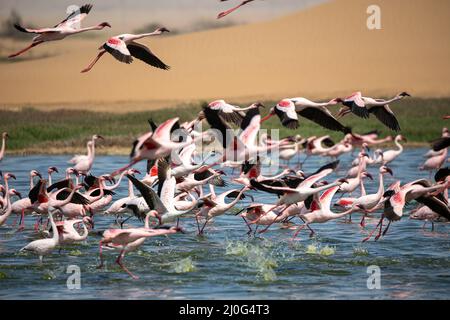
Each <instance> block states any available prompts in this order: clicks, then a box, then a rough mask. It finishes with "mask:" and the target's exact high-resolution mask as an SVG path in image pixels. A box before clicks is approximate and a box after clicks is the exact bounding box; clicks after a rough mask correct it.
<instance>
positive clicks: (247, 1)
mask: <svg viewBox="0 0 450 320" xmlns="http://www.w3.org/2000/svg"><path fill="white" fill-rule="evenodd" d="M220 1H222V2H223V1H228V0H220ZM252 1H255V0H244V1H242V2H241V3H240V4H238V5H237V6H235V7H233V8H231V9H228V10H226V11H223V12H221V13H219V14H218V15H217V19H221V18H223V17H225V16H227V15H229V14H230V13H232V12H233V11H235V10H237V9H239V8H240V7H242V6H244V5H246V4H247V3H250V2H252Z"/></svg>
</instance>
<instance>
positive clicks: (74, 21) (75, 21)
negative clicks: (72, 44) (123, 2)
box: [8, 4, 111, 58]
mask: <svg viewBox="0 0 450 320" xmlns="http://www.w3.org/2000/svg"><path fill="white" fill-rule="evenodd" d="M91 9H92V5H91V4H85V5H83V6H82V7H81V8H80V9H79V10H75V11H73V12H72V13H71V14H69V15H68V16H67V18H65V19H64V20H63V21H61V22H60V23H59V24H57V25H56V26H54V27H52V28H42V29H29V28H24V27H22V26H20V25H18V24H15V25H14V27H15V28H16V29H17V30H19V31H21V32H25V33H34V34H37V36H36V37H34V38H33V41H32V43H31V44H30V45H29V46H28V47H26V48H24V49H22V50H20V51H19V52H16V53H14V54H11V55H10V56H9V57H8V58H14V57H17V56H18V55H21V54H22V53H24V52H26V51H28V50H30V49H31V48H33V47H35V46H37V45H39V44H41V43H44V42H48V41H55V40H62V39H64V38H66V37H68V36H71V35H74V34H78V33H82V32H86V31H91V30H102V29H103V28H105V27H111V25H110V24H109V23H108V22H102V23H100V24H98V25H96V26H92V27H86V28H81V26H80V24H81V21H83V19H84V18H86V16H87V15H88V13H89V12H90V11H91Z"/></svg>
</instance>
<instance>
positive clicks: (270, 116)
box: [260, 111, 275, 123]
mask: <svg viewBox="0 0 450 320" xmlns="http://www.w3.org/2000/svg"><path fill="white" fill-rule="evenodd" d="M274 114H275V112H273V111H271V112H270V113H269V114H268V115H267V116H265V117H264V118H262V119H261V121H260V123H263V122H264V121H267V120H269V119H270V118H272V117H273V116H274Z"/></svg>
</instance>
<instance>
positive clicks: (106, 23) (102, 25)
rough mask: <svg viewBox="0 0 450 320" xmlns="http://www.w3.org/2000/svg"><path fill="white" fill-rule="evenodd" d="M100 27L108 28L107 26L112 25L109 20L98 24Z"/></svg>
mask: <svg viewBox="0 0 450 320" xmlns="http://www.w3.org/2000/svg"><path fill="white" fill-rule="evenodd" d="M98 27H99V28H100V29H103V28H106V27H108V28H111V25H110V24H109V23H108V22H102V23H100V24H99V25H98Z"/></svg>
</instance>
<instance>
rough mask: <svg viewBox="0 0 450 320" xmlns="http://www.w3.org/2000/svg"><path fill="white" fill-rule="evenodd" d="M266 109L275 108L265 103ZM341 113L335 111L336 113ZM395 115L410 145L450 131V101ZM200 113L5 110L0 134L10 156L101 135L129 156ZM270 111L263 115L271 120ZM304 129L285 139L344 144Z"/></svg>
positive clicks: (80, 146) (404, 107) (409, 106)
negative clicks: (152, 130) (155, 131)
mask: <svg viewBox="0 0 450 320" xmlns="http://www.w3.org/2000/svg"><path fill="white" fill-rule="evenodd" d="M263 103H264V104H265V105H266V106H268V107H269V106H273V105H274V102H270V101H263ZM337 108H339V107H337V106H336V107H332V108H331V110H332V112H333V113H336V112H337ZM392 109H393V110H394V112H395V113H396V115H397V117H398V119H399V121H400V125H401V127H402V132H401V133H402V134H403V135H404V136H405V137H407V138H408V141H409V143H408V144H409V145H412V146H417V145H427V143H428V141H430V140H433V139H435V138H437V137H440V135H441V129H442V127H443V126H445V125H449V124H450V123H449V122H448V120H447V121H446V120H443V119H442V116H443V115H444V114H449V113H450V98H447V99H427V100H423V99H405V100H403V101H402V102H400V103H397V104H395V105H393V106H392ZM200 110H201V103H198V104H195V105H186V106H180V107H177V108H165V109H160V110H153V111H148V112H130V113H126V114H111V113H100V112H90V111H82V110H69V109H61V110H57V111H51V112H45V111H40V110H37V109H33V108H30V107H24V108H22V109H21V110H20V111H12V110H0V132H3V131H7V132H8V133H9V135H10V137H11V138H10V139H9V141H8V150H9V151H12V152H14V151H15V152H18V153H20V152H42V150H45V152H49V153H64V152H72V151H73V150H84V146H85V141H86V140H87V139H88V138H90V136H91V135H93V134H96V133H97V134H101V135H103V136H105V137H106V138H107V139H106V141H105V142H103V143H102V145H103V148H104V151H107V152H114V149H120V151H116V153H124V152H125V151H126V150H128V149H129V148H130V146H131V142H132V141H133V139H134V138H135V137H136V136H138V135H140V134H142V133H144V132H145V131H147V130H149V125H148V123H147V119H150V118H151V119H153V120H154V121H155V122H156V123H161V122H162V121H164V120H166V119H168V118H171V117H180V119H181V120H182V121H184V120H190V119H192V118H193V117H194V116H195V115H196V114H197V113H198V111H200ZM267 112H268V110H267V109H266V110H264V109H262V113H263V114H266V113H267ZM300 121H301V127H300V128H299V129H298V130H296V131H291V130H288V129H286V128H282V129H281V132H280V137H284V136H288V135H295V134H301V135H302V136H311V135H324V134H330V136H331V137H332V138H333V139H335V140H336V141H339V140H340V139H341V138H342V134H341V133H336V132H332V131H329V130H325V129H323V128H321V127H319V126H317V125H315V124H314V123H311V122H310V121H308V120H306V119H303V118H301V119H300ZM342 122H343V123H344V124H345V125H347V126H350V127H351V128H352V129H353V131H354V132H357V133H365V132H368V131H371V130H374V129H378V130H380V131H381V133H382V136H385V135H388V134H394V133H393V132H390V131H389V130H388V129H387V128H385V127H384V126H383V125H381V124H380V123H379V122H378V121H377V120H376V119H375V118H371V119H369V120H362V119H359V118H356V117H355V116H353V115H348V116H346V117H345V118H343V119H342ZM263 128H267V129H272V128H280V123H279V121H278V119H277V118H276V117H273V118H272V119H271V120H270V121H268V122H266V123H264V125H263Z"/></svg>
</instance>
